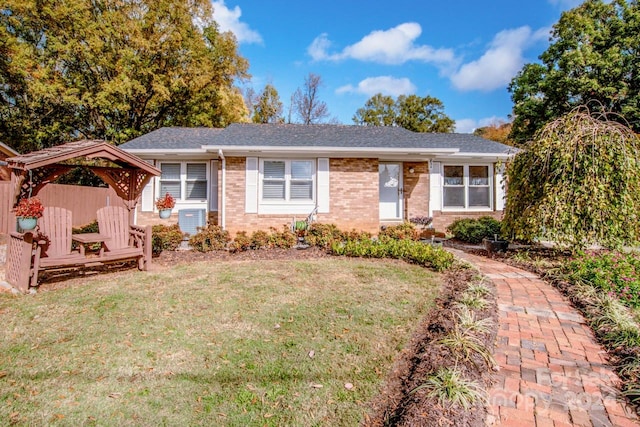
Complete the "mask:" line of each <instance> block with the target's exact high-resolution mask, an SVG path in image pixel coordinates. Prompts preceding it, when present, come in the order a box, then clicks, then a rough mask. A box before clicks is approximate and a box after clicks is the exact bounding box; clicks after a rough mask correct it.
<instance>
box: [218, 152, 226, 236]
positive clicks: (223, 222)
mask: <svg viewBox="0 0 640 427" xmlns="http://www.w3.org/2000/svg"><path fill="white" fill-rule="evenodd" d="M218 157H220V158H221V159H222V194H221V196H220V199H221V200H220V205H221V206H220V226H221V227H222V229H223V230H224V229H225V228H226V225H227V224H226V223H227V159H225V158H224V153H223V152H222V149H219V150H218ZM216 197H217V195H216Z"/></svg>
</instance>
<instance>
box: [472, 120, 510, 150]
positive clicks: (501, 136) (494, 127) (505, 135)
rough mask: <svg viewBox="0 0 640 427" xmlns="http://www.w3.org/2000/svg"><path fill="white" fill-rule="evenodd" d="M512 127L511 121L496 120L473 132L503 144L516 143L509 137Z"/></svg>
mask: <svg viewBox="0 0 640 427" xmlns="http://www.w3.org/2000/svg"><path fill="white" fill-rule="evenodd" d="M511 127H512V124H511V123H504V122H496V123H492V124H490V125H488V126H483V127H480V128H477V129H476V130H474V131H473V134H474V135H478V136H480V137H482V138H485V139H488V140H490V141H496V142H499V143H501V144H507V145H514V144H513V141H512V140H511V138H509V134H510V133H511Z"/></svg>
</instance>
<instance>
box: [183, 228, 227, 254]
mask: <svg viewBox="0 0 640 427" xmlns="http://www.w3.org/2000/svg"><path fill="white" fill-rule="evenodd" d="M230 241H231V238H230V237H229V232H228V231H226V230H223V229H222V228H221V227H220V226H218V225H213V224H209V225H208V226H206V227H204V228H202V227H198V232H197V233H196V234H194V235H193V236H191V237H190V238H189V245H190V246H191V247H192V248H193V249H195V250H196V251H199V252H209V251H219V250H222V249H225V248H226V247H227V244H228V243H229V242H230Z"/></svg>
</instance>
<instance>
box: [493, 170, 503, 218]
mask: <svg viewBox="0 0 640 427" xmlns="http://www.w3.org/2000/svg"><path fill="white" fill-rule="evenodd" d="M495 171H496V173H495V175H496V183H495V186H496V202H495V205H494V206H495V209H496V210H497V211H502V210H504V198H505V191H504V190H505V185H506V183H505V182H503V181H504V164H499V165H496V167H495Z"/></svg>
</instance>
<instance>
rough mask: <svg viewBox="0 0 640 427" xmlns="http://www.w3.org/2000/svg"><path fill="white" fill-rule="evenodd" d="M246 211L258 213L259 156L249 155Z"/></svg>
mask: <svg viewBox="0 0 640 427" xmlns="http://www.w3.org/2000/svg"><path fill="white" fill-rule="evenodd" d="M246 181H247V182H246V186H245V187H246V188H245V202H244V211H245V213H258V158H257V157H247V162H246Z"/></svg>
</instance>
